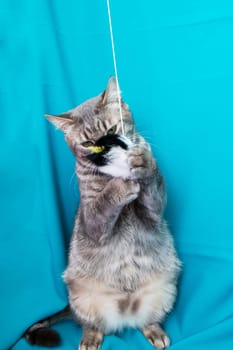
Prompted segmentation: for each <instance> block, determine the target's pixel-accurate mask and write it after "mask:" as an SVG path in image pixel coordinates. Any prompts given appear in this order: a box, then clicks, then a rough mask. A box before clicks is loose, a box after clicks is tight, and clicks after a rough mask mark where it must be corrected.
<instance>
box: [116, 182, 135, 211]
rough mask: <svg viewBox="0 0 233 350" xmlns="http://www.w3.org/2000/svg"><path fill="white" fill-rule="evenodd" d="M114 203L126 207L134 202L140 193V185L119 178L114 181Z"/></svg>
mask: <svg viewBox="0 0 233 350" xmlns="http://www.w3.org/2000/svg"><path fill="white" fill-rule="evenodd" d="M114 185H115V188H114V192H113V193H114V201H115V202H117V203H118V204H122V205H126V204H129V203H131V202H132V201H134V200H135V199H136V198H137V197H138V194H139V192H140V185H139V183H138V182H137V181H135V180H124V179H121V178H118V179H115V180H114Z"/></svg>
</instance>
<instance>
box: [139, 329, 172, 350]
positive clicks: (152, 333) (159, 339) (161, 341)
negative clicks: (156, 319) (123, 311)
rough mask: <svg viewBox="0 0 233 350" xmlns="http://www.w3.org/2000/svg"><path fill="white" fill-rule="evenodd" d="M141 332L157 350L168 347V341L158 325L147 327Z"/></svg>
mask: <svg viewBox="0 0 233 350" xmlns="http://www.w3.org/2000/svg"><path fill="white" fill-rule="evenodd" d="M142 332H143V334H144V335H145V337H146V338H147V339H148V340H149V342H150V343H151V344H152V345H153V346H154V347H156V349H157V350H164V349H166V348H168V347H169V345H170V339H169V337H168V335H167V333H166V332H165V331H164V330H163V329H162V328H161V327H160V325H159V324H155V325H150V326H147V327H145V328H143V330H142Z"/></svg>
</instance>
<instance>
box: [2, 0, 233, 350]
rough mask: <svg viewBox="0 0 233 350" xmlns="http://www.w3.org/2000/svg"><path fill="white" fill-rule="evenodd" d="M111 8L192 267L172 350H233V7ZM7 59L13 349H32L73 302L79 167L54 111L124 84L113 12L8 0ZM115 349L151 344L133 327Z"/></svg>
mask: <svg viewBox="0 0 233 350" xmlns="http://www.w3.org/2000/svg"><path fill="white" fill-rule="evenodd" d="M111 10H112V21H113V30H114V36H115V45H116V54H117V63H118V71H119V72H118V73H119V81H120V85H121V89H122V91H123V97H124V99H125V101H126V102H128V103H129V105H130V106H131V109H132V111H133V113H134V117H135V121H136V123H137V126H138V130H139V131H140V132H141V133H142V135H144V136H145V137H146V138H147V140H148V141H149V142H151V144H152V146H153V151H154V154H155V155H156V157H157V159H158V163H159V165H160V167H161V170H162V172H163V173H164V175H165V177H166V182H167V191H168V206H167V210H166V217H167V219H168V222H169V225H170V227H171V230H172V233H173V235H174V238H175V242H176V246H177V249H178V252H179V255H180V257H181V259H182V261H183V273H182V277H181V280H180V286H179V295H178V299H177V303H176V306H175V308H174V311H173V312H172V314H171V315H169V317H168V318H167V321H166V324H165V327H166V329H167V331H168V332H169V334H170V335H171V338H172V343H173V345H172V348H171V349H174V350H183V349H184V350H187V349H188V350H194V349H195V350H196V349H199V350H201V349H208V350H209V349H211V350H217V349H221V350H222V349H233V206H232V198H233V186H232V179H233V161H232V154H233V2H232V0H221V1H220V0H189V1H184V0H176V1H173V0H160V1H159V0H158V1H153V0H144V1H132V0H131V1H123V0H112V1H111ZM0 60H1V64H0V77H1V83H0V89H1V91H0V118H1V124H0V143H1V147H0V154H1V163H0V216H1V218H0V224H1V227H0V276H1V277H0V310H1V311H0V330H1V331H0V350H6V349H9V347H10V346H12V345H13V344H15V345H14V346H13V349H14V350H29V349H31V347H30V346H29V345H27V344H26V342H25V340H24V339H21V340H20V339H19V338H20V336H21V335H22V333H23V332H24V331H25V329H26V328H27V327H28V326H30V325H31V324H32V323H33V322H35V321H37V320H38V319H41V318H43V317H46V316H47V315H50V314H52V313H53V312H56V311H58V310H60V309H62V308H63V307H64V306H65V305H66V303H67V294H66V289H65V286H64V284H63V282H62V280H61V273H62V271H63V270H64V268H65V266H66V259H67V251H68V242H69V237H70V234H71V231H72V223H73V219H74V215H75V210H76V207H77V203H78V198H79V195H78V186H77V183H76V178H75V175H74V158H73V156H72V154H71V152H70V151H69V149H68V147H67V145H66V144H65V141H64V140H63V135H62V133H61V132H60V131H56V130H55V128H53V127H52V126H51V125H49V123H48V122H47V121H46V120H45V119H44V118H43V114H44V113H54V114H56V113H61V112H63V111H66V110H67V109H70V108H72V107H74V106H76V105H78V104H79V103H81V102H82V101H84V100H85V99H87V98H89V97H92V96H95V95H96V94H98V93H100V92H101V91H103V90H104V88H105V85H106V83H107V80H108V78H109V76H110V75H112V74H114V70H113V61H112V53H111V43H110V37H109V27H108V18H107V7H106V3H105V1H84V0H79V1H77V0H67V1H63V0H41V1H31V0H23V1H17V0H2V1H1V3H0ZM55 328H58V329H60V331H61V333H62V338H63V344H62V346H61V347H59V349H63V350H72V349H77V345H78V342H79V340H80V336H81V330H80V328H79V327H78V326H76V325H75V324H74V323H72V322H63V323H60V324H59V325H57V326H56V327H55ZM34 349H36V347H34ZM102 349H103V350H107V349H111V350H113V349H118V350H124V349H127V350H130V349H133V350H136V349H138V350H141V349H145V350H147V349H148V350H149V349H152V347H151V346H150V345H149V343H148V342H147V341H146V340H145V339H144V337H143V336H142V335H141V334H140V333H139V332H137V331H134V330H127V331H125V332H123V333H121V334H117V335H110V336H107V337H105V341H104V344H103V347H102Z"/></svg>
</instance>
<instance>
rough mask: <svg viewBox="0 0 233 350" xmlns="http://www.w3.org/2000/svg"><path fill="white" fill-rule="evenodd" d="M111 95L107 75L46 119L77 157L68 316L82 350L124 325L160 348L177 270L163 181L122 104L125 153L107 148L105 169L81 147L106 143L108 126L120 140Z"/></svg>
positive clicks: (165, 339) (113, 94) (93, 348)
mask: <svg viewBox="0 0 233 350" xmlns="http://www.w3.org/2000/svg"><path fill="white" fill-rule="evenodd" d="M116 97H117V94H116V82H115V80H114V79H113V78H111V79H110V81H109V83H108V86H107V89H106V90H105V92H104V93H103V94H101V95H99V96H97V97H95V98H92V99H90V100H88V101H86V102H85V103H83V104H81V105H80V106H78V107H77V108H75V109H73V110H71V111H68V112H67V113H65V114H63V115H60V116H47V118H48V119H49V120H50V121H51V122H52V123H53V124H55V125H56V126H57V127H58V128H60V129H61V130H63V132H64V134H65V138H66V140H67V143H68V145H69V146H70V148H71V150H72V151H73V153H74V154H75V156H76V159H77V163H76V174H77V177H78V181H79V187H80V193H81V198H80V205H79V209H78V212H77V215H76V220H75V225H74V230H73V236H72V239H71V245H70V252H69V264H68V267H67V269H66V271H65V272H64V280H65V282H66V284H67V287H68V291H69V303H70V307H71V310H72V313H73V316H74V318H75V319H76V320H77V321H78V322H79V323H80V324H81V325H82V326H83V330H84V331H83V339H82V341H81V343H80V350H84V349H85V350H97V349H98V348H99V346H100V344H101V342H102V338H103V335H104V334H108V333H111V332H115V331H118V330H121V329H123V328H124V327H136V328H138V329H141V330H142V331H143V333H144V334H145V336H147V335H148V339H149V340H150V341H151V342H152V343H153V344H154V345H155V346H157V347H158V348H160V349H162V348H165V347H166V346H168V344H169V338H168V336H167V335H166V333H165V332H164V331H163V330H162V329H161V327H160V326H159V323H160V322H162V321H163V319H164V317H165V316H166V314H167V313H168V312H169V311H170V310H171V308H172V306H173V303H174V300H175V297H176V284H177V278H178V274H179V270H180V262H179V260H178V258H177V255H176V252H175V249H174V245H173V239H172V237H171V235H170V232H169V230H168V228H167V226H166V223H165V221H164V219H163V216H162V215H163V210H164V206H165V204H166V194H165V186H164V180H163V177H162V175H161V173H160V171H159V168H158V165H157V163H156V161H155V159H154V157H153V155H152V152H151V148H150V146H149V144H148V143H147V142H146V141H145V140H144V139H143V137H142V136H140V135H139V134H138V133H136V130H135V125H134V122H133V119H132V115H131V112H130V110H129V108H128V106H127V105H126V104H125V103H123V102H122V111H123V120H124V130H125V135H124V138H123V140H124V142H125V144H126V145H127V147H126V148H127V149H126V148H125V149H124V148H122V147H121V146H119V145H117V144H112V145H111V147H109V150H108V152H106V153H103V154H100V155H99V156H100V157H105V158H104V161H105V162H106V164H107V165H104V166H97V165H96V164H95V163H93V162H92V161H90V157H89V159H88V155H90V153H91V152H93V151H91V150H90V149H89V148H88V147H85V146H84V144H83V143H84V142H87V141H88V142H92V144H95V143H96V142H98V140H102V139H101V138H103V139H104V135H106V134H107V133H108V130H111V128H112V127H113V126H115V129H116V131H115V133H116V134H117V135H118V136H117V137H122V130H121V121H120V115H119V106H118V103H117V99H116ZM98 145H99V143H98Z"/></svg>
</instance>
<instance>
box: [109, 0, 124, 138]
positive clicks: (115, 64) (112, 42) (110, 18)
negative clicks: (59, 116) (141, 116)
mask: <svg viewBox="0 0 233 350" xmlns="http://www.w3.org/2000/svg"><path fill="white" fill-rule="evenodd" d="M106 1H107V8H108V21H109V29H110V36H111V44H112V57H113V65H114V72H115V77H116V83H117V97H118V104H119V112H120V117H121V128H122V134H123V135H124V124H123V116H122V109H121V93H120V88H119V81H118V73H117V63H116V53H115V46H114V38H113V30H112V17H111V11H110V4H109V0H106Z"/></svg>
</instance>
